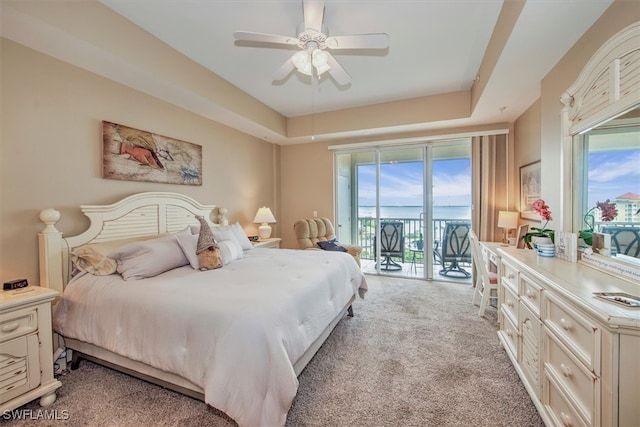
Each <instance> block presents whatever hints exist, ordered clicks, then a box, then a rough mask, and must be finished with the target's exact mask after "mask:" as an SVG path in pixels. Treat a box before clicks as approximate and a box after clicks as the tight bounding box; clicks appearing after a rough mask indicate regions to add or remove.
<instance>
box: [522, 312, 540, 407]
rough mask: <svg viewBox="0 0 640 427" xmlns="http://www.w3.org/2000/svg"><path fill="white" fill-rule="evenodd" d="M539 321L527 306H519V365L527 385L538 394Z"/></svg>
mask: <svg viewBox="0 0 640 427" xmlns="http://www.w3.org/2000/svg"><path fill="white" fill-rule="evenodd" d="M541 326H542V324H541V322H540V319H539V318H538V316H537V315H535V314H534V313H533V312H532V311H531V310H530V309H529V308H528V307H527V306H525V305H522V306H521V307H520V317H519V318H518V328H519V330H520V337H521V342H522V344H521V345H520V367H521V368H522V371H523V372H524V375H525V377H526V378H527V380H528V382H529V385H530V386H531V388H532V389H534V390H535V392H536V397H538V396H540V391H541V387H540V385H541V378H540V373H541V371H542V363H541V358H540V345H541V339H542V338H541V336H540V333H541Z"/></svg>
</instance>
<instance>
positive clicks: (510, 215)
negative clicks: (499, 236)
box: [498, 211, 518, 230]
mask: <svg viewBox="0 0 640 427" xmlns="http://www.w3.org/2000/svg"><path fill="white" fill-rule="evenodd" d="M517 226H518V212H509V211H500V212H498V227H499V228H506V229H507V230H511V229H513V228H516V227H517Z"/></svg>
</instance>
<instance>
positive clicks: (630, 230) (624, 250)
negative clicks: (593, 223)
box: [600, 225, 640, 258]
mask: <svg viewBox="0 0 640 427" xmlns="http://www.w3.org/2000/svg"><path fill="white" fill-rule="evenodd" d="M600 232H601V233H606V234H610V235H611V249H612V250H615V251H616V253H618V254H622V255H627V256H630V257H634V258H640V228H638V227H625V226H617V225H607V226H604V227H602V228H601V229H600Z"/></svg>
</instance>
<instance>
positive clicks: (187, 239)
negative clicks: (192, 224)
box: [176, 230, 200, 270]
mask: <svg viewBox="0 0 640 427" xmlns="http://www.w3.org/2000/svg"><path fill="white" fill-rule="evenodd" d="M176 240H177V241H178V245H180V249H182V253H184V256H185V257H187V260H189V264H190V265H191V267H193V269H194V270H200V263H199V262H198V255H197V254H196V250H197V249H198V235H197V234H191V230H185V231H182V232H180V233H178V234H176Z"/></svg>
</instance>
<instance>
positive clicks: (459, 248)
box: [439, 221, 471, 278]
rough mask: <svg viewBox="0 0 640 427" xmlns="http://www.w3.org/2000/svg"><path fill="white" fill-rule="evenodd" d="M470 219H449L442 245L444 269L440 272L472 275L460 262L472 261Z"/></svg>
mask: <svg viewBox="0 0 640 427" xmlns="http://www.w3.org/2000/svg"><path fill="white" fill-rule="evenodd" d="M469 230H471V222H469V221H449V222H447V223H446V225H445V229H444V237H443V238H442V244H441V247H440V250H441V251H440V257H439V259H440V262H441V264H442V269H441V270H440V272H439V274H441V275H443V276H453V277H463V278H468V277H471V273H469V272H468V271H467V270H465V269H464V268H463V267H462V266H461V265H460V264H461V263H471V244H470V242H469Z"/></svg>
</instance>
